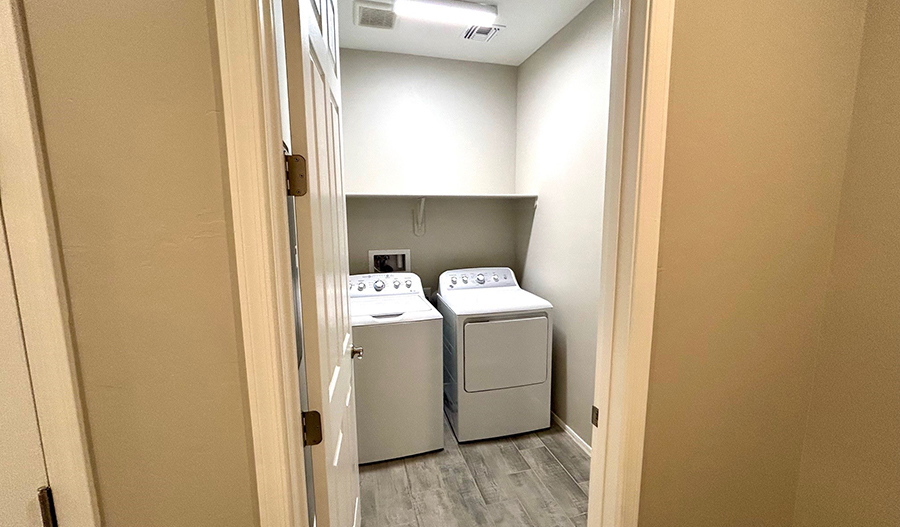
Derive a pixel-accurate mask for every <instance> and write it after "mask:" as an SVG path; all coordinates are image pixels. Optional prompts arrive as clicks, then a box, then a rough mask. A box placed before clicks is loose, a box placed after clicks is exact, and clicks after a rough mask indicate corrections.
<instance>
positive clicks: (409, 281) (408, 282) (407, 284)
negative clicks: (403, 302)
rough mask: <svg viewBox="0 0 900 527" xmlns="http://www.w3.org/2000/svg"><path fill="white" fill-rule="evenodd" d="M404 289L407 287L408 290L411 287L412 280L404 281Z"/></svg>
mask: <svg viewBox="0 0 900 527" xmlns="http://www.w3.org/2000/svg"><path fill="white" fill-rule="evenodd" d="M406 287H408V288H409V287H412V280H407V281H406Z"/></svg>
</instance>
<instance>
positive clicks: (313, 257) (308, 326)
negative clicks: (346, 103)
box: [282, 0, 360, 527]
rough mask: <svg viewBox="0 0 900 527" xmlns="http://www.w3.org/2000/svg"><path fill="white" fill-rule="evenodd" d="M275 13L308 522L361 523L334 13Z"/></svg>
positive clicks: (317, 7)
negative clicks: (309, 421) (312, 440)
mask: <svg viewBox="0 0 900 527" xmlns="http://www.w3.org/2000/svg"><path fill="white" fill-rule="evenodd" d="M282 12H283V20H284V22H283V24H284V44H283V45H284V63H283V67H284V69H285V72H286V77H287V82H286V88H287V93H286V94H282V96H283V98H285V96H286V103H287V108H283V109H282V110H283V111H282V116H283V118H287V119H289V121H290V135H289V137H285V138H284V140H285V141H284V142H285V145H286V146H287V148H288V149H289V150H290V153H291V154H293V155H302V156H304V157H305V158H306V160H307V163H308V171H307V172H308V178H307V179H308V192H307V194H306V195H305V196H300V197H296V198H293V199H294V200H295V203H294V205H295V211H296V214H295V217H296V220H295V221H296V225H295V227H296V232H297V265H298V267H299V270H300V273H299V274H300V296H301V299H302V300H301V304H302V306H301V316H302V322H303V347H304V351H305V353H306V357H305V363H306V375H307V389H308V395H309V409H310V410H311V411H318V412H319V413H320V414H321V416H322V436H323V441H322V443H321V444H319V445H316V446H313V447H312V449H311V454H312V459H313V485H314V490H315V511H316V524H317V525H318V527H351V526H356V525H359V523H360V519H359V471H358V462H357V460H358V453H357V441H356V405H355V400H354V392H353V382H354V381H353V363H352V353H351V348H352V342H351V334H350V313H349V309H348V304H349V298H348V281H349V276H350V273H349V258H348V255H347V214H346V210H345V205H346V201H345V198H344V187H343V172H342V164H343V163H342V160H343V157H342V151H341V148H342V141H341V137H342V134H341V95H340V82H339V79H338V67H337V53H338V52H337V29H336V24H337V18H336V16H335V5H334V0H317V1H315V2H313V1H312V0H283V3H282ZM283 104H284V102H283Z"/></svg>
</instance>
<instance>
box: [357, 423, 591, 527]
mask: <svg viewBox="0 0 900 527" xmlns="http://www.w3.org/2000/svg"><path fill="white" fill-rule="evenodd" d="M444 442H445V444H444V450H442V451H440V452H432V453H428V454H422V455H419V456H412V457H409V458H405V459H401V460H394V461H387V462H383V463H374V464H370V465H363V466H361V467H360V509H361V511H360V512H361V516H362V527H578V526H584V525H585V523H586V521H587V517H586V515H585V514H584V512H586V510H587V509H586V507H587V497H586V493H587V490H588V485H587V475H589V467H590V460H589V459H588V458H587V456H586V455H585V454H584V452H583V451H581V450H580V449H579V448H578V446H577V445H576V444H575V443H574V442H573V441H572V439H571V438H570V437H569V436H568V435H566V434H565V431H563V430H562V429H560V428H559V427H555V428H552V429H550V430H544V431H539V432H535V433H530V434H523V435H520V436H513V437H508V438H499V439H489V440H486V441H477V442H472V443H463V444H462V445H459V444H458V443H457V441H456V437H455V436H454V435H453V432H452V430H451V429H450V427H449V424H447V423H446V422H445V432H444ZM585 469H587V470H585ZM573 476H575V477H583V478H584V481H581V482H578V481H576V480H575V479H574V477H573Z"/></svg>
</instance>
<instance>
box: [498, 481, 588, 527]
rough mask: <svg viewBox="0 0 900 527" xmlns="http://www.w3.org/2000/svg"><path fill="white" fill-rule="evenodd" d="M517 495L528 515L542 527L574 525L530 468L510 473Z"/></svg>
mask: <svg viewBox="0 0 900 527" xmlns="http://www.w3.org/2000/svg"><path fill="white" fill-rule="evenodd" d="M509 478H510V481H511V482H512V486H513V489H514V491H515V493H516V497H517V499H518V501H519V503H521V504H522V507H524V508H525V512H527V513H528V517H529V518H531V520H532V521H533V522H534V524H535V525H539V526H541V527H573V526H572V522H571V521H569V519H568V518H567V517H566V515H565V513H563V511H562V510H561V509H560V506H559V504H558V503H557V502H556V500H555V499H553V496H552V495H551V494H550V491H548V490H547V488H546V487H545V486H544V484H543V483H541V481H540V479H538V477H537V476H536V475H534V473H533V472H532V471H530V470H526V471H525V472H518V473H516V474H510V476H509Z"/></svg>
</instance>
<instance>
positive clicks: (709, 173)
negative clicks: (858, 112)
mask: <svg viewBox="0 0 900 527" xmlns="http://www.w3.org/2000/svg"><path fill="white" fill-rule="evenodd" d="M864 9H865V1H864V0H852V1H847V0H791V1H790V2H774V3H760V2H745V1H739V0H726V1H721V2H708V1H702V0H679V1H678V2H677V4H676V9H675V32H674V42H673V56H672V70H671V91H670V96H671V98H670V101H669V122H668V136H667V147H666V160H665V162H666V168H665V181H664V189H663V208H662V218H661V239H660V254H659V281H658V287H657V301H656V319H655V323H654V335H653V357H652V364H651V372H650V394H649V408H648V414H647V429H646V433H647V435H646V440H645V455H644V473H643V480H642V488H641V502H640V525H641V526H642V527H680V526H685V527H688V526H690V527H704V526H710V527H729V526H733V527H745V526H748V525H753V526H773V527H776V526H777V527H783V526H786V525H790V523H791V518H792V513H793V508H794V494H795V487H796V481H797V475H798V468H799V463H800V455H801V444H802V440H803V435H804V420H805V414H806V409H807V406H808V404H809V391H810V382H811V377H812V371H813V363H814V359H815V348H816V345H817V343H818V335H819V331H820V327H821V323H822V319H823V310H824V301H825V291H826V288H827V282H828V277H829V268H830V261H831V252H832V246H833V242H834V235H835V229H836V226H837V217H838V208H839V202H840V190H841V179H842V175H843V172H844V166H845V160H846V150H847V140H848V135H849V130H850V121H851V115H852V105H853V93H854V87H855V78H856V71H857V66H858V61H859V53H860V45H861V39H862V29H863V14H864Z"/></svg>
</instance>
